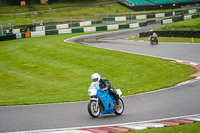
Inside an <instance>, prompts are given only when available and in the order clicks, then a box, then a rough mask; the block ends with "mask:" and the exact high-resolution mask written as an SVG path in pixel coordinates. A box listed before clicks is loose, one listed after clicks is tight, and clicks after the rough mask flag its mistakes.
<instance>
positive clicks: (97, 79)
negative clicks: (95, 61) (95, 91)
mask: <svg viewBox="0 0 200 133" xmlns="http://www.w3.org/2000/svg"><path fill="white" fill-rule="evenodd" d="M100 78H101V76H100V75H99V74H98V73H94V74H92V81H93V82H99V81H100Z"/></svg>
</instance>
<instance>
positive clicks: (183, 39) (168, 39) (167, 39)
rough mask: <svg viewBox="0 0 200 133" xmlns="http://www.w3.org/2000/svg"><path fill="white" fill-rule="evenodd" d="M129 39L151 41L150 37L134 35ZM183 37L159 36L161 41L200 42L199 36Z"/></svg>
mask: <svg viewBox="0 0 200 133" xmlns="http://www.w3.org/2000/svg"><path fill="white" fill-rule="evenodd" d="M127 40H135V41H141V40H142V41H149V37H138V36H137V37H132V38H129V39H127ZM193 40H194V41H193V42H192V38H183V37H158V41H159V42H185V43H200V39H199V38H193Z"/></svg>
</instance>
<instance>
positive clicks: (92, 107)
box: [88, 101, 100, 118]
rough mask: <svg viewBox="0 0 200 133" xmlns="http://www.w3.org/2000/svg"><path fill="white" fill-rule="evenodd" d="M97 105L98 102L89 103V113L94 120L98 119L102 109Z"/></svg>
mask: <svg viewBox="0 0 200 133" xmlns="http://www.w3.org/2000/svg"><path fill="white" fill-rule="evenodd" d="M97 104H98V103H97V101H90V102H89V103H88V112H89V114H90V115H91V116H92V117H93V118H97V117H98V116H99V115H100V107H99V105H97Z"/></svg>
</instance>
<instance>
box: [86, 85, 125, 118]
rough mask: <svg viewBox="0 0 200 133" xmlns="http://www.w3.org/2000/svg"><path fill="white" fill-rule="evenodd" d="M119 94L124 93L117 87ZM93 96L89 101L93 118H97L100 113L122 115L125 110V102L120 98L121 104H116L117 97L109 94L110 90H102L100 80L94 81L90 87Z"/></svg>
mask: <svg viewBox="0 0 200 133" xmlns="http://www.w3.org/2000/svg"><path fill="white" fill-rule="evenodd" d="M115 91H116V92H117V94H118V95H119V96H120V95H121V94H122V92H121V90H120V89H115ZM88 93H89V95H90V97H91V99H90V102H89V103H88V112H89V114H90V115H91V116H92V117H93V118H97V117H98V116H99V115H100V114H113V113H115V114H116V115H121V114H122V113H123V111H124V103H123V101H122V99H121V98H120V99H119V104H118V105H117V104H116V101H115V99H114V98H113V97H112V96H111V95H110V94H109V91H108V90H106V91H102V90H101V89H100V87H99V83H98V82H92V84H91V85H90V87H89V89H88Z"/></svg>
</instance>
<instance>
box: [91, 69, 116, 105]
mask: <svg viewBox="0 0 200 133" xmlns="http://www.w3.org/2000/svg"><path fill="white" fill-rule="evenodd" d="M92 81H93V82H99V83H100V84H99V87H100V89H101V90H102V91H106V90H108V91H109V94H110V95H111V96H113V97H114V99H115V101H116V104H117V105H119V95H118V94H117V93H116V92H115V90H114V89H113V87H112V86H111V84H110V82H109V80H107V79H105V78H101V76H100V75H99V74H98V73H94V74H92Z"/></svg>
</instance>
